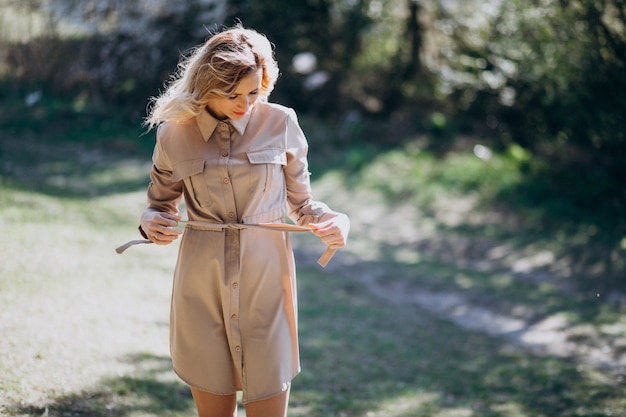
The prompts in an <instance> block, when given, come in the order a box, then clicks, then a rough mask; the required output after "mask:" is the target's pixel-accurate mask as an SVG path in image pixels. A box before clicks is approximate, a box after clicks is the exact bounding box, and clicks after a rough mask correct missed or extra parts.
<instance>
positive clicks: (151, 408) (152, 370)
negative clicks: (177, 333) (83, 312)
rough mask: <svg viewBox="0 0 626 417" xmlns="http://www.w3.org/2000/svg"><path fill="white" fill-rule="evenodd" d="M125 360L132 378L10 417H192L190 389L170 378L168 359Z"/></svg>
mask: <svg viewBox="0 0 626 417" xmlns="http://www.w3.org/2000/svg"><path fill="white" fill-rule="evenodd" d="M125 360H126V361H127V362H129V363H130V364H132V365H133V366H134V367H135V368H137V369H138V371H137V372H136V373H135V375H132V376H121V377H111V378H107V379H104V380H102V381H101V382H100V383H99V384H98V386H96V387H94V388H92V389H87V390H85V391H82V392H79V393H75V394H70V395H65V396H61V397H58V398H55V399H54V400H53V401H51V402H49V403H48V404H46V405H44V406H43V407H42V406H37V407H34V406H29V405H22V406H17V405H14V406H9V407H8V411H9V414H10V415H33V416H42V415H45V416H51V417H56V416H59V417H60V416H91V417H111V416H119V417H123V416H129V415H159V416H178V415H193V413H194V412H195V411H194V410H195V408H194V405H193V400H192V397H191V393H190V391H189V388H187V386H186V385H184V384H182V383H181V382H179V381H178V380H174V379H172V378H171V376H170V375H169V374H171V361H170V359H169V358H166V357H160V356H154V355H149V354H137V355H132V356H129V357H128V358H126V359H125ZM164 376H167V378H164Z"/></svg>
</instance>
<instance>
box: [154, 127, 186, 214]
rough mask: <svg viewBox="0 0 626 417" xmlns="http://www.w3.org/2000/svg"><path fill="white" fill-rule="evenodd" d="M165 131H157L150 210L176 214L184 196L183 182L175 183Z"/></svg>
mask: <svg viewBox="0 0 626 417" xmlns="http://www.w3.org/2000/svg"><path fill="white" fill-rule="evenodd" d="M162 136H163V131H162V129H161V128H159V129H158V130H157V142H156V145H155V147H154V152H153V154H152V170H151V172H150V185H149V186H148V193H147V197H148V209H150V210H155V211H161V212H168V213H176V212H178V205H179V204H180V202H181V199H182V195H183V182H182V181H173V177H172V170H173V168H172V166H171V164H170V162H169V159H168V157H167V153H166V152H165V150H164V145H163V142H164V139H163V137H162Z"/></svg>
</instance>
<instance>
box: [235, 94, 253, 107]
mask: <svg viewBox="0 0 626 417" xmlns="http://www.w3.org/2000/svg"><path fill="white" fill-rule="evenodd" d="M237 104H239V106H240V107H242V108H243V109H245V110H247V109H248V106H249V105H250V97H248V96H244V95H242V96H239V100H238V103H237Z"/></svg>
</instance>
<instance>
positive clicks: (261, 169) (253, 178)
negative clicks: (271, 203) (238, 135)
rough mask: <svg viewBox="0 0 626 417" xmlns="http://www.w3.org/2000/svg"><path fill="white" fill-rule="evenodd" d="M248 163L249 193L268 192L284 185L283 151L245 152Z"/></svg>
mask: <svg viewBox="0 0 626 417" xmlns="http://www.w3.org/2000/svg"><path fill="white" fill-rule="evenodd" d="M246 154H247V156H248V161H249V162H250V193H257V192H263V193H265V192H268V191H269V190H271V189H273V188H278V187H280V188H282V187H284V184H285V176H284V174H283V167H284V166H285V165H287V154H286V153H285V151H284V150H283V149H263V150H260V151H253V152H246Z"/></svg>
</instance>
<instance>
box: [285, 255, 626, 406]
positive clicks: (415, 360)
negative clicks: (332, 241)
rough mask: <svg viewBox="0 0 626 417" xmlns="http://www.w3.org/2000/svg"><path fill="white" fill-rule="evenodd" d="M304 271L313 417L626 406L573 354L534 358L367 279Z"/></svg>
mask: <svg viewBox="0 0 626 417" xmlns="http://www.w3.org/2000/svg"><path fill="white" fill-rule="evenodd" d="M378 266H380V265H378V264H376V265H369V268H371V267H378ZM363 268H364V269H367V268H368V265H363ZM392 273H393V271H390V275H391V274H392ZM302 275H303V274H301V277H300V291H299V292H300V296H301V301H300V308H301V312H302V313H301V316H302V319H301V326H300V328H301V346H302V357H303V369H304V370H303V373H302V375H301V376H300V377H299V378H298V379H297V380H296V382H295V384H294V390H293V393H294V394H293V397H294V403H295V404H300V405H304V404H307V405H308V408H309V410H310V413H309V414H307V415H309V416H338V415H341V416H365V415H368V416H370V415H373V416H389V415H392V416H412V417H419V416H432V415H459V416H461V415H463V416H465V415H468V416H469V415H472V416H474V415H475V416H481V417H504V416H525V415H528V416H533V417H542V416H546V417H547V416H550V417H557V416H558V417H561V416H562V417H565V416H573V415H576V416H606V415H624V413H625V412H626V402H625V400H624V398H626V397H625V395H626V386H624V385H622V384H619V383H615V382H611V381H608V380H607V379H605V378H604V377H602V376H600V375H598V374H594V372H592V371H589V370H585V369H584V367H581V366H579V364H578V363H576V362H575V361H573V360H568V359H563V358H558V357H551V356H540V355H534V354H531V353H529V352H525V351H524V350H522V349H520V348H517V347H516V346H514V345H512V344H509V343H507V342H506V341H505V340H503V339H497V338H491V337H488V336H486V335H485V334H481V333H475V332H467V331H463V330H461V329H459V328H458V327H457V326H455V325H453V324H452V323H450V322H448V321H446V320H441V319H437V318H435V317H433V316H431V315H430V314H428V313H426V312H425V311H423V310H421V309H419V308H417V307H415V306H411V305H406V304H404V303H398V304H393V303H390V302H389V301H383V300H379V299H376V298H374V297H372V296H371V293H370V292H369V290H368V288H366V286H365V285H364V284H361V283H359V279H358V277H357V276H355V277H353V279H348V280H342V279H337V278H336V277H330V276H327V275H323V274H320V273H307V274H304V277H303V276H302ZM446 412H449V413H450V414H446Z"/></svg>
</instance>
